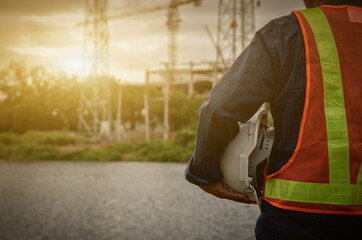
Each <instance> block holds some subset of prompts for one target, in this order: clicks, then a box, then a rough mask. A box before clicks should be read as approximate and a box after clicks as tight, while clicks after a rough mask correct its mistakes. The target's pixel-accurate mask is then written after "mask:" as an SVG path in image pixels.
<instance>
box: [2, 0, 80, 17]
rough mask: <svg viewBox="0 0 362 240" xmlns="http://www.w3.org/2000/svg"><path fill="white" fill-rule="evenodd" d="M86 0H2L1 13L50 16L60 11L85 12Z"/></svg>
mask: <svg viewBox="0 0 362 240" xmlns="http://www.w3.org/2000/svg"><path fill="white" fill-rule="evenodd" d="M83 6H84V0H62V1H59V0H2V1H0V15H22V16H24V15H35V16H49V15H53V14H59V13H70V12H80V11H81V12H83Z"/></svg>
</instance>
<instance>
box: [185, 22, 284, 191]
mask: <svg viewBox="0 0 362 240" xmlns="http://www.w3.org/2000/svg"><path fill="white" fill-rule="evenodd" d="M276 34H277V33H276V32H275V30H274V28H273V22H270V23H268V24H267V25H266V26H265V27H263V28H262V29H260V30H259V31H258V32H257V33H256V34H255V37H254V39H253V40H252V42H251V43H250V45H249V46H248V47H247V48H246V49H245V50H244V51H243V52H242V54H240V55H239V57H238V58H237V59H236V60H235V62H234V63H233V65H232V66H231V67H230V69H229V70H228V71H227V72H226V73H225V75H224V76H223V77H222V78H221V80H220V81H219V82H218V83H217V84H216V85H215V87H214V88H213V89H212V90H211V92H210V98H209V101H207V102H205V103H204V104H202V106H201V107H200V116H199V122H198V126H197V137H196V148H195V152H194V154H193V156H192V157H191V159H190V160H189V163H188V165H187V168H186V170H185V178H186V179H187V180H188V181H189V182H191V183H193V184H196V185H206V184H212V183H216V182H219V181H220V180H222V178H223V174H222V172H221V170H220V168H219V162H220V160H221V157H222V155H223V153H224V151H225V148H226V146H227V145H228V144H229V143H230V141H231V140H232V138H233V137H235V136H236V135H237V134H238V131H239V127H238V122H245V121H247V120H248V119H249V118H250V117H251V116H252V115H253V114H254V113H255V112H256V111H257V110H258V108H259V107H260V106H261V105H262V104H263V102H269V101H270V100H271V99H272V97H273V95H274V88H275V85H276V83H275V82H276V80H277V79H278V76H277V75H278V71H277V69H279V67H278V59H277V54H276V52H275V48H276V37H274V36H275V35H276Z"/></svg>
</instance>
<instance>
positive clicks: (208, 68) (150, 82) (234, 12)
mask: <svg viewBox="0 0 362 240" xmlns="http://www.w3.org/2000/svg"><path fill="white" fill-rule="evenodd" d="M259 5H260V1H256V0H219V6H218V24H217V36H216V41H215V39H214V37H213V36H212V34H211V32H210V30H209V29H208V28H207V27H206V31H207V33H208V35H209V37H210V40H211V41H212V43H213V46H214V47H215V50H216V60H215V61H204V62H197V63H195V62H190V63H189V64H183V65H182V64H181V65H176V64H175V65H171V66H172V67H171V69H170V67H169V66H168V65H167V64H164V65H165V67H164V68H163V69H159V70H147V71H146V74H145V76H146V79H145V94H144V98H145V125H146V127H145V131H146V133H145V135H146V141H149V140H150V126H149V123H150V114H149V99H148V98H149V94H148V92H149V90H148V89H149V87H154V86H159V87H162V88H163V93H164V103H165V104H164V123H163V125H164V128H163V135H164V139H168V135H169V133H168V132H169V122H168V121H169V118H168V108H169V106H168V101H169V93H170V86H174V88H177V87H181V86H187V89H188V96H192V95H193V94H195V92H194V88H195V85H197V84H200V83H201V84H202V83H204V84H203V85H204V87H205V86H206V89H208V91H209V90H210V89H211V88H212V86H214V85H215V84H216V83H217V81H218V80H220V78H221V77H222V76H223V74H224V73H225V72H226V71H227V69H228V68H229V67H230V66H231V64H232V63H233V61H234V60H235V59H236V57H237V56H238V55H239V54H240V53H241V52H242V51H243V50H244V49H245V48H246V46H247V45H248V44H249V43H250V41H251V40H252V38H253V36H254V34H255V7H256V6H259ZM205 83H206V84H205ZM207 83H209V84H207ZM207 86H208V87H207ZM208 91H206V95H207V94H208ZM196 94H197V95H200V93H196ZM201 95H202V96H205V92H201Z"/></svg>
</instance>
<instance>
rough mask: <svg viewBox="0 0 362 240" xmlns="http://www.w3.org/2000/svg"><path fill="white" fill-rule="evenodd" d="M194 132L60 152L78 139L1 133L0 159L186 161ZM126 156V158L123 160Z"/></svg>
mask: <svg viewBox="0 0 362 240" xmlns="http://www.w3.org/2000/svg"><path fill="white" fill-rule="evenodd" d="M194 139H195V132H194V131H192V130H184V131H181V132H179V133H178V134H177V136H176V138H175V140H172V141H160V140H156V141H151V142H137V143H131V142H123V143H116V144H113V145H105V146H92V145H86V146H83V147H82V146H81V147H80V148H79V147H75V148H74V147H73V148H69V149H70V150H69V149H68V150H67V147H66V148H65V149H66V150H64V148H63V149H62V147H64V146H77V145H76V142H77V138H76V137H73V136H67V135H51V134H46V133H42V132H27V133H25V134H24V135H21V136H20V135H17V134H14V133H0V159H3V160H24V161H37V160H38V161H41V160H61V161H123V160H127V161H144V162H187V161H188V160H189V158H190V157H191V155H192V153H193V150H194V147H195V143H194V141H195V140H194ZM125 156H126V157H125Z"/></svg>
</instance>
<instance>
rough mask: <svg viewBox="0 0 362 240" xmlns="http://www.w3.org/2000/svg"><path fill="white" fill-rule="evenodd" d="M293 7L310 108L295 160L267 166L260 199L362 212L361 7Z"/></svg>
mask: <svg viewBox="0 0 362 240" xmlns="http://www.w3.org/2000/svg"><path fill="white" fill-rule="evenodd" d="M293 13H294V14H295V15H296V17H297V19H298V21H299V24H300V26H301V29H302V33H303V38H304V44H305V52H306V70H307V84H306V96H305V106H304V111H303V117H302V121H301V125H300V131H299V138H298V142H297V146H296V149H295V151H294V153H293V155H292V157H291V159H290V160H289V161H288V163H287V164H286V165H285V166H284V167H283V168H282V169H280V170H279V171H278V172H276V173H274V174H271V175H266V171H265V181H264V191H263V199H264V200H266V201H268V202H269V203H270V204H272V205H274V206H276V207H279V208H283V209H289V210H295V211H302V212H313V213H325V214H347V215H359V214H362V168H361V162H362V128H361V124H362V99H361V96H362V82H361V81H362V8H359V7H352V6H346V5H343V6H326V5H323V6H321V7H318V8H312V9H306V10H303V11H294V12H293Z"/></svg>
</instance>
